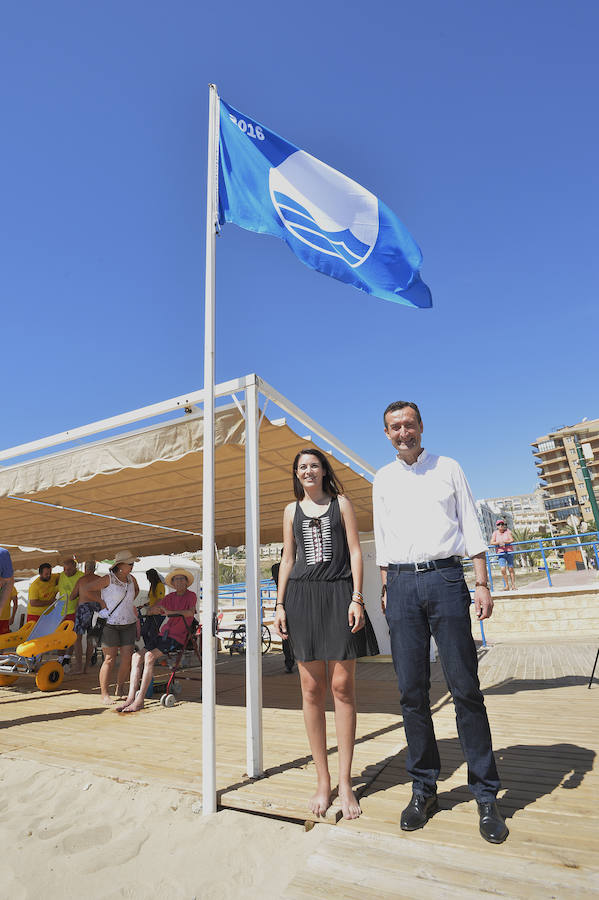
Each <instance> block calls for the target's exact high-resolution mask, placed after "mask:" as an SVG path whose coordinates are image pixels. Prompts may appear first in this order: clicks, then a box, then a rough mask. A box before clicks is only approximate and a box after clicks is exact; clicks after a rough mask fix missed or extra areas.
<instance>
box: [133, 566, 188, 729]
mask: <svg viewBox="0 0 599 900" xmlns="http://www.w3.org/2000/svg"><path fill="white" fill-rule="evenodd" d="M166 583H167V585H168V586H169V587H170V588H173V589H174V590H173V591H171V593H169V594H167V595H166V597H165V598H164V600H163V601H162V602H161V603H157V604H155V605H154V606H152V608H151V613H152V614H154V615H156V614H158V615H164V616H165V617H166V618H165V620H164V622H163V623H162V625H161V626H160V631H159V633H158V635H157V636H156V637H155V638H153V637H149V638H145V639H144V641H145V644H146V652H145V655H144V656H143V662H142V655H141V654H140V653H135V654H134V655H133V659H132V662H131V676H130V678H129V694H128V696H127V699H126V700H125V702H124V703H123V705H122V706H117V712H122V713H132V712H137V711H138V710H140V709H143V705H144V697H145V696H146V694H147V692H148V688H149V686H150V684H151V682H152V678H153V677H154V664H155V663H156V660H157V659H159V658H160V657H161V656H164V654H165V653H169V652H172V651H177V650H180V649H181V647H183V645H184V644H185V639H186V637H187V627H188V625H189V623H190V622H191V621H192V620H193V616H194V613H195V609H196V605H197V602H198V598H197V596H196V594H195V592H194V591H191V590H190V587H191V585H192V584H193V575H192V574H191V572H189V571H188V570H187V569H180V568H177V569H171V571H170V572H169V573H168V575H167V576H166ZM173 614H174V615H173ZM182 616H183V617H182ZM140 681H141V684H140ZM138 687H139V690H138Z"/></svg>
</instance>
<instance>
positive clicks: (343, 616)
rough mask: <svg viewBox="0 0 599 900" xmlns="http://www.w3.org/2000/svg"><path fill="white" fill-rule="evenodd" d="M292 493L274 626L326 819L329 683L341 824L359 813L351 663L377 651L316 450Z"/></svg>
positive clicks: (318, 811) (302, 463) (324, 464)
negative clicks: (293, 682) (294, 670)
mask: <svg viewBox="0 0 599 900" xmlns="http://www.w3.org/2000/svg"><path fill="white" fill-rule="evenodd" d="M293 490H294V493H295V496H296V497H297V502H296V503H290V504H289V505H288V506H287V507H286V508H285V513H284V516H283V541H284V550H283V558H282V560H281V567H280V570H279V585H278V591H277V605H276V610H275V622H274V627H275V631H276V632H277V634H279V636H280V637H281V638H283V640H290V641H291V645H292V648H293V653H294V655H295V658H296V660H297V663H298V668H299V673H300V681H301V686H302V698H303V711H304V721H305V723H306V731H307V732H308V739H309V741H310V749H311V751H312V757H313V759H314V763H315V766H316V774H317V786H316V793H315V794H314V796H313V797H312V799H311V801H310V808H311V810H312V812H313V813H314V814H315V815H317V816H324V815H325V814H326V811H327V809H328V808H329V806H330V804H331V777H330V774H329V767H328V757H327V747H326V720H325V698H326V692H327V687H328V684H330V686H331V692H332V695H333V699H334V703H335V728H336V731H337V744H338V747H339V799H340V801H341V806H342V810H343V815H344V817H345V818H346V819H356V818H357V817H358V816H359V815H360V812H361V810H360V805H359V803H358V800H357V798H356V796H355V794H354V792H353V790H352V782H351V763H352V757H353V751H354V739H355V731H356V701H355V671H356V658H357V657H358V656H365V655H366V654H367V653H368V652H369V650H370V652H373V653H377V652H378V648H376V647H373V646H371V647H370V648H368V647H367V640H366V632H365V630H364V624H365V612H364V599H363V597H362V593H361V590H362V570H363V566H362V551H361V549H360V541H359V538H358V526H357V522H356V516H355V513H354V510H353V507H352V505H351V503H350V501H349V500H348V499H347V497H344V496H343V495H342V487H341V485H340V483H339V481H338V480H337V478H336V477H335V474H334V472H333V470H332V468H331V465H330V463H329V461H328V459H327V458H326V456H325V455H324V454H323V453H321V451H320V450H316V449H313V448H308V449H305V450H301V451H300V452H299V453H298V454H297V456H296V458H295V460H294V462H293ZM372 636H373V639H374V633H373V632H372ZM374 642H375V643H376V639H374Z"/></svg>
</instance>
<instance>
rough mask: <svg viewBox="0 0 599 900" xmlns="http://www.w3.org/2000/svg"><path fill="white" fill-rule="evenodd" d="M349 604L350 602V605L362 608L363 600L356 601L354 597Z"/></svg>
mask: <svg viewBox="0 0 599 900" xmlns="http://www.w3.org/2000/svg"><path fill="white" fill-rule="evenodd" d="M351 602H352V603H357V604H358V606H364V601H363V600H356V599H355V598H354V597H352V600H351Z"/></svg>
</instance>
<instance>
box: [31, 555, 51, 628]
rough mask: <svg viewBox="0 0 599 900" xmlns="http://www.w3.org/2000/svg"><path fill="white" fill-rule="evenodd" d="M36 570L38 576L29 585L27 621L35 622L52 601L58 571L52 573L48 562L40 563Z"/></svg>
mask: <svg viewBox="0 0 599 900" xmlns="http://www.w3.org/2000/svg"><path fill="white" fill-rule="evenodd" d="M38 572H39V577H38V578H36V579H35V581H32V582H31V584H30V585H29V603H28V605H27V621H28V622H37V620H38V619H39V617H40V616H41V615H42V613H43V612H44V611H45V610H46V609H47V608H48V607H49V606H50V604H51V603H52V602H53V600H54V598H55V597H56V592H57V590H58V572H56V573H55V574H52V566H51V565H50V563H42V564H41V566H40V567H39V569H38Z"/></svg>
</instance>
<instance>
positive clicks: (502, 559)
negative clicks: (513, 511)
mask: <svg viewBox="0 0 599 900" xmlns="http://www.w3.org/2000/svg"><path fill="white" fill-rule="evenodd" d="M513 541H514V537H513V535H512V532H511V531H510V529H509V528H508V527H507V522H506V521H505V519H503V518H501V516H500V517H499V518H498V519H497V521H496V522H495V531H494V532H493V534H492V536H491V541H490V543H489V546H490V547H496V548H497V559H498V561H499V565H500V566H501V574H502V575H503V583H504V585H505V589H506V590H507V591H509V589H510V586H511V589H512V590H513V591H515V590H516V574H515V572H514V544H513Z"/></svg>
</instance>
